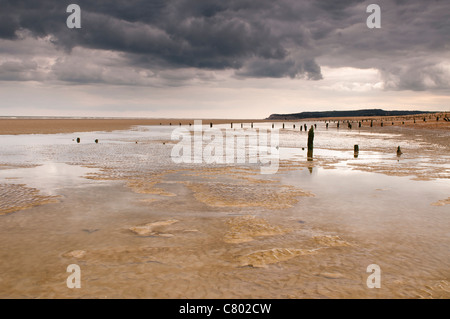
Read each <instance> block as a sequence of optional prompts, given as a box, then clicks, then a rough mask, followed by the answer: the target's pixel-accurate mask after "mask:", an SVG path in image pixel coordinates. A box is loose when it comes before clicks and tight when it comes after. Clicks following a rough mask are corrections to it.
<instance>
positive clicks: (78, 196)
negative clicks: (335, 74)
mask: <svg viewBox="0 0 450 319" xmlns="http://www.w3.org/2000/svg"><path fill="white" fill-rule="evenodd" d="M295 124H296V127H297V129H296V130H293V129H292V123H290V126H286V129H285V130H280V141H279V152H280V163H279V165H280V167H279V170H278V172H277V173H276V174H271V175H262V174H260V167H259V166H258V164H233V165H218V164H210V165H207V164H204V163H203V164H175V163H174V162H173V161H172V159H171V157H170V153H171V150H172V148H173V146H174V143H176V142H174V141H171V138H170V137H171V133H172V131H173V130H174V129H175V128H176V127H173V126H172V127H171V126H149V127H135V128H133V129H131V130H128V131H115V132H87V133H75V134H52V135H18V136H0V203H1V204H0V260H1V263H0V297H1V298H13V297H18V298H54V297H60V298H73V297H77V298H80V297H81V298H122V297H125V298H346V297H353V298H449V297H450V267H449V265H450V253H449V252H450V233H449V231H448V230H449V229H450V227H449V226H450V205H448V204H446V203H447V202H446V199H447V198H449V197H450V179H449V177H450V150H449V149H448V147H447V146H446V145H443V144H442V143H441V142H440V141H441V140H442V139H445V136H444V137H441V139H438V140H433V139H432V138H430V135H429V136H425V135H423V134H420V133H418V132H415V131H414V130H402V129H397V128H386V129H383V128H377V129H373V130H370V129H364V130H358V129H353V130H348V129H343V128H341V129H339V130H337V129H336V128H334V127H333V128H332V126H333V124H330V127H329V129H328V130H327V129H325V126H324V124H323V123H317V124H318V127H317V130H316V132H315V141H314V142H315V149H314V159H313V160H312V161H308V160H307V157H306V150H302V147H306V137H307V135H306V132H304V131H303V132H299V129H298V128H299V125H300V124H303V123H295ZM311 124H312V123H308V126H309V125H311ZM270 126H271V123H255V125H254V127H255V128H266V129H268V128H270ZM215 127H217V128H221V129H225V128H228V127H229V126H228V125H217V126H215ZM235 127H237V125H235ZM277 127H278V128H281V125H280V124H277ZM288 127H290V128H288ZM205 128H206V126H205ZM244 128H246V129H248V128H250V124H249V123H246V124H244ZM439 134H444V135H445V134H448V133H439ZM416 135H421V136H419V137H418V136H416ZM431 136H432V135H431ZM77 137H80V139H81V143H80V144H77V143H76V138H77ZM449 137H450V136H449ZM95 139H98V140H99V143H98V144H96V143H95V142H94V140H95ZM355 144H358V145H359V148H360V152H359V154H358V157H357V158H355V157H354V154H353V145H355ZM399 145H400V146H401V148H402V151H403V154H402V155H401V156H400V157H397V155H396V148H397V146H399ZM69 264H78V265H79V266H80V268H81V273H82V279H81V281H82V288H81V289H69V288H67V286H66V279H67V277H68V275H69V273H67V272H66V268H67V266H68V265H69ZM370 264H377V265H379V266H380V268H381V271H382V273H381V288H379V289H369V288H368V287H367V285H366V280H367V277H368V276H369V275H370V274H369V273H367V272H366V269H367V266H369V265H370Z"/></svg>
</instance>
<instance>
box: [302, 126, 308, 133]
mask: <svg viewBox="0 0 450 319" xmlns="http://www.w3.org/2000/svg"><path fill="white" fill-rule="evenodd" d="M303 127H304V128H305V132H306V131H307V130H308V127H307V126H306V124H305V125H303Z"/></svg>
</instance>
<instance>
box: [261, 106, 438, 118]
mask: <svg viewBox="0 0 450 319" xmlns="http://www.w3.org/2000/svg"><path fill="white" fill-rule="evenodd" d="M428 113H435V112H427V111H385V110H381V109H366V110H353V111H323V112H301V113H291V114H271V115H270V116H269V117H268V118H266V120H298V119H308V118H324V117H327V118H328V117H364V116H404V115H415V114H428Z"/></svg>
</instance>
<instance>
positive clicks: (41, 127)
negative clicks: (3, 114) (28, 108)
mask: <svg viewBox="0 0 450 319" xmlns="http://www.w3.org/2000/svg"><path fill="white" fill-rule="evenodd" d="M251 121H253V122H261V121H262V120H237V119H233V120H226V119H203V124H207V123H213V124H222V123H231V122H234V123H241V122H245V123H249V122H251ZM160 123H161V125H169V124H172V125H173V126H177V125H180V123H181V125H189V123H191V124H194V119H1V118H0V135H16V134H55V133H74V132H92V131H106V132H110V131H114V130H127V129H129V128H131V127H132V126H137V125H160Z"/></svg>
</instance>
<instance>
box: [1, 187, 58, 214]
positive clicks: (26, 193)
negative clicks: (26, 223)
mask: <svg viewBox="0 0 450 319" xmlns="http://www.w3.org/2000/svg"><path fill="white" fill-rule="evenodd" d="M55 202H57V197H56V196H46V195H42V194H40V193H39V190H37V189H35V188H30V187H26V186H25V185H23V184H0V215H6V214H9V213H13V212H16V211H19V210H24V209H28V208H31V207H34V206H38V205H44V204H48V203H55Z"/></svg>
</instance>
